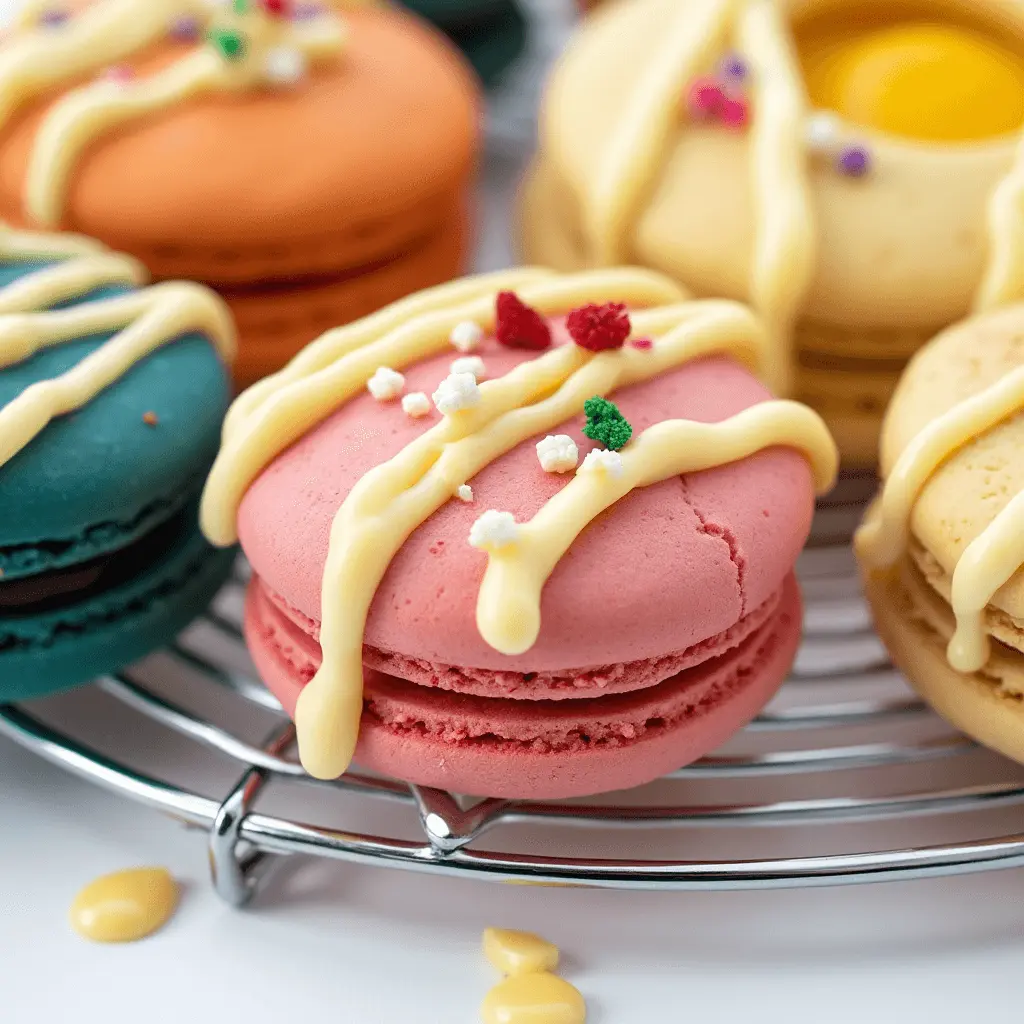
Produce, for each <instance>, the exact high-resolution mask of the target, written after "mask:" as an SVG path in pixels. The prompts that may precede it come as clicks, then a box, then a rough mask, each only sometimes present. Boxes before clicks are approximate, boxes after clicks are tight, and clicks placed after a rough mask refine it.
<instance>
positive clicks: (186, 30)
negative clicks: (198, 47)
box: [168, 14, 202, 43]
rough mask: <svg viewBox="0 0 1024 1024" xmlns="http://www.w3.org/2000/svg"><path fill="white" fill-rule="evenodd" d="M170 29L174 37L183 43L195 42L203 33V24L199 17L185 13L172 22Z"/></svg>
mask: <svg viewBox="0 0 1024 1024" xmlns="http://www.w3.org/2000/svg"><path fill="white" fill-rule="evenodd" d="M168 31H169V34H170V36H171V38H172V39H177V40H178V41H179V42H182V43H194V42H195V41H196V40H197V39H198V38H199V36H200V35H201V34H202V26H201V25H200V23H199V19H198V18H193V17H192V16H191V15H188V14H183V15H181V16H180V17H178V18H175V19H174V20H173V21H172V22H171V24H170V28H169V30H168Z"/></svg>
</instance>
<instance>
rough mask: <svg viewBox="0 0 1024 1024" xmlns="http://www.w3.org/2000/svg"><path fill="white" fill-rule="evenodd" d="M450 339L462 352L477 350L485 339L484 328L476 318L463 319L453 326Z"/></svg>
mask: <svg viewBox="0 0 1024 1024" xmlns="http://www.w3.org/2000/svg"><path fill="white" fill-rule="evenodd" d="M449 340H450V341H451V343H452V345H453V346H454V347H455V348H457V349H458V350H459V351H460V352H475V351H476V350H477V349H478V348H479V347H480V342H482V341H483V340H484V329H483V328H482V327H481V326H480V325H479V324H478V323H477V322H476V321H475V320H463V321H462V322H461V323H457V324H456V325H455V326H454V327H453V328H452V333H451V334H450V335H449Z"/></svg>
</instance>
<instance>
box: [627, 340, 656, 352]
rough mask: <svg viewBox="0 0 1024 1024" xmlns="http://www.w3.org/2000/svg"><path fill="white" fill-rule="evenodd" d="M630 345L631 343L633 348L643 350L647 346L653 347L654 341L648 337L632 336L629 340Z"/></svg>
mask: <svg viewBox="0 0 1024 1024" xmlns="http://www.w3.org/2000/svg"><path fill="white" fill-rule="evenodd" d="M630 345H632V346H633V348H642V349H644V350H645V351H646V350H647V349H649V348H654V342H653V341H651V339H650V338H634V339H633V340H632V341H631V342H630Z"/></svg>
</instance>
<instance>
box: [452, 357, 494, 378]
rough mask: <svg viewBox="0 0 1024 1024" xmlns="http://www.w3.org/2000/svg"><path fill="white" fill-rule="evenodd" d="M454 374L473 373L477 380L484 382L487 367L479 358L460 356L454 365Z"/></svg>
mask: <svg viewBox="0 0 1024 1024" xmlns="http://www.w3.org/2000/svg"><path fill="white" fill-rule="evenodd" d="M452 373H471V374H473V376H474V377H476V379H477V380H483V379H484V377H486V376H487V367H486V366H485V365H484V361H483V360H482V359H481V358H480V357H479V356H460V357H459V358H458V359H456V360H455V361H454V362H453V363H452Z"/></svg>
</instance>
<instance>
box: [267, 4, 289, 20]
mask: <svg viewBox="0 0 1024 1024" xmlns="http://www.w3.org/2000/svg"><path fill="white" fill-rule="evenodd" d="M291 7H292V5H291V3H290V0H263V9H264V10H265V11H266V12H267V14H272V15H273V16H274V17H275V18H289V17H291V13H292V12H291Z"/></svg>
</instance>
